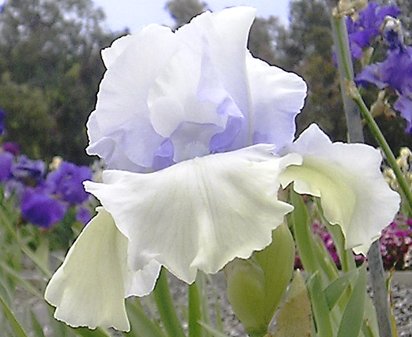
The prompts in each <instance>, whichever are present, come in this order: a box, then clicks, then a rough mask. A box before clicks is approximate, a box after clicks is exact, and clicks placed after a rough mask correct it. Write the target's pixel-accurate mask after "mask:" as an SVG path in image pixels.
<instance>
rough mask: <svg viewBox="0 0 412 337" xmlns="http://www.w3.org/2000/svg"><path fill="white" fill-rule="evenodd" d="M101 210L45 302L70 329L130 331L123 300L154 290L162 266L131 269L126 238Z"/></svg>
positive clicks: (71, 252)
mask: <svg viewBox="0 0 412 337" xmlns="http://www.w3.org/2000/svg"><path fill="white" fill-rule="evenodd" d="M98 212H99V213H98V214H97V216H96V217H94V218H93V219H92V220H91V222H90V223H89V224H88V225H86V227H85V228H84V230H83V231H82V233H81V234H80V236H79V237H78V239H77V240H76V242H75V243H74V245H73V246H72V247H71V248H70V250H69V253H68V254H67V256H66V258H65V260H64V262H63V264H62V266H61V267H60V268H59V269H58V270H57V271H56V273H55V274H54V275H53V277H52V279H51V280H50V282H49V284H48V285H47V288H46V293H45V299H46V300H47V301H48V302H49V303H50V304H52V305H54V306H56V307H57V309H56V312H55V318H56V319H58V320H62V321H64V322H66V323H67V324H69V325H71V326H74V327H77V326H88V327H89V328H92V329H93V328H96V327H97V326H101V327H114V328H116V329H118V330H123V331H128V330H129V328H130V326H129V321H128V319H127V315H126V309H125V304H124V298H125V297H126V296H128V295H131V294H133V295H139V296H143V295H146V294H148V293H149V292H151V291H152V289H153V287H154V284H155V282H156V279H157V276H158V272H159V269H160V267H159V265H158V264H157V265H156V262H152V263H151V264H150V265H149V266H148V268H147V269H145V270H141V271H138V272H131V271H130V270H128V268H127V246H128V240H127V238H126V237H125V236H124V235H123V234H121V233H120V232H119V230H118V229H117V227H116V226H115V224H114V222H113V219H112V217H111V216H110V214H109V213H107V212H106V211H105V210H104V209H102V208H99V209H98Z"/></svg>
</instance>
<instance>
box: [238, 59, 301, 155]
mask: <svg viewBox="0 0 412 337" xmlns="http://www.w3.org/2000/svg"><path fill="white" fill-rule="evenodd" d="M246 61H247V72H248V76H249V84H250V93H251V99H252V108H251V111H252V112H251V114H252V115H251V117H250V118H251V121H250V124H251V130H250V132H251V133H252V137H253V142H254V143H255V144H256V143H271V144H276V147H277V149H280V148H282V147H283V146H284V145H286V144H288V143H291V142H292V140H293V138H294V136H295V131H296V125H295V117H296V115H297V114H298V113H299V112H300V110H301V109H302V107H303V103H304V99H305V96H306V84H305V82H304V81H303V79H302V78H300V77H299V76H298V75H296V74H294V73H289V72H286V71H284V70H282V69H280V68H278V67H275V66H270V65H269V64H267V63H266V62H264V61H261V60H259V59H257V58H254V57H253V56H252V55H250V54H249V55H248V57H247V58H246Z"/></svg>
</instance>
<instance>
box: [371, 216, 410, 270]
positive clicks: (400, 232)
mask: <svg viewBox="0 0 412 337" xmlns="http://www.w3.org/2000/svg"><path fill="white" fill-rule="evenodd" d="M379 241H380V247H381V254H382V259H383V265H384V267H385V269H387V270H390V269H399V270H401V269H405V268H410V265H408V264H409V263H408V261H407V260H408V258H410V254H411V252H412V251H411V250H412V219H408V218H405V217H403V216H399V217H397V218H396V219H395V221H393V222H392V223H391V224H390V225H389V226H388V227H386V228H385V229H384V230H383V232H382V236H381V238H380V240H379Z"/></svg>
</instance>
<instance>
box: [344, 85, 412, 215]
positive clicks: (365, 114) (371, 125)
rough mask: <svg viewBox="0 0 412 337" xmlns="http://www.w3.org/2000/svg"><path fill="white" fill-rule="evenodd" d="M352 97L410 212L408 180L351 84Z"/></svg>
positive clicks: (411, 194) (410, 197)
mask: <svg viewBox="0 0 412 337" xmlns="http://www.w3.org/2000/svg"><path fill="white" fill-rule="evenodd" d="M352 89H353V90H352V97H353V100H354V101H355V102H356V104H357V105H358V107H359V110H360V112H361V114H362V117H363V118H364V119H365V121H366V123H367V124H368V126H369V129H370V131H371V132H372V134H373V136H374V137H375V139H376V141H377V142H378V144H379V146H380V147H381V149H382V151H383V153H384V154H385V157H386V160H387V162H388V164H389V165H390V167H391V168H392V170H393V172H394V174H395V176H396V179H397V180H398V183H399V187H400V188H401V192H402V194H403V196H404V197H405V198H406V200H407V201H408V210H409V213H410V214H412V191H411V189H410V187H409V184H408V182H407V181H406V179H405V176H404V175H403V174H402V171H401V169H400V168H399V165H398V164H397V162H396V158H395V156H394V154H393V152H392V150H391V148H390V147H389V144H388V142H387V141H386V139H385V137H384V136H383V134H382V132H381V130H380V129H379V126H378V124H377V123H376V121H375V119H374V118H373V117H372V114H371V113H370V111H369V109H368V107H367V106H366V104H365V102H364V100H363V98H362V96H361V95H360V93H359V90H358V89H357V88H356V87H355V86H354V85H352Z"/></svg>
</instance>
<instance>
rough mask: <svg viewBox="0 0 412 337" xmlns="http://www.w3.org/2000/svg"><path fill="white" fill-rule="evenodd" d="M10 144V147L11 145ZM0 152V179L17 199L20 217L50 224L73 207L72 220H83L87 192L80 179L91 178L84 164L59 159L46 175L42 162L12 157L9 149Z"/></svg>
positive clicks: (85, 219) (86, 212)
mask: <svg viewBox="0 0 412 337" xmlns="http://www.w3.org/2000/svg"><path fill="white" fill-rule="evenodd" d="M13 148H14V147H13ZM2 151H3V152H0V182H1V183H3V184H4V191H5V194H6V196H11V195H13V196H14V197H16V198H17V200H19V205H20V210H21V213H22V217H23V218H24V219H25V220H27V221H28V222H30V223H32V224H34V225H37V226H39V227H42V228H50V227H51V226H53V225H55V224H56V223H58V222H59V221H61V220H62V219H63V218H64V216H65V215H66V212H67V210H68V209H69V208H70V207H75V210H76V220H78V221H80V222H82V223H84V224H86V223H87V222H88V221H89V220H90V218H91V214H90V211H89V210H88V209H87V206H86V204H85V203H86V202H87V200H88V198H89V194H88V193H86V191H85V190H84V187H83V181H85V180H90V179H91V178H92V172H91V170H90V169H89V168H88V167H86V166H76V165H75V164H72V163H69V162H63V163H61V165H60V166H59V167H58V168H57V169H56V170H55V171H52V172H50V173H48V174H47V175H46V164H45V163H44V162H43V161H41V160H31V159H29V158H27V157H26V156H19V157H15V156H14V155H13V153H12V152H14V151H12V152H9V151H5V149H4V148H3V149H2Z"/></svg>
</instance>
